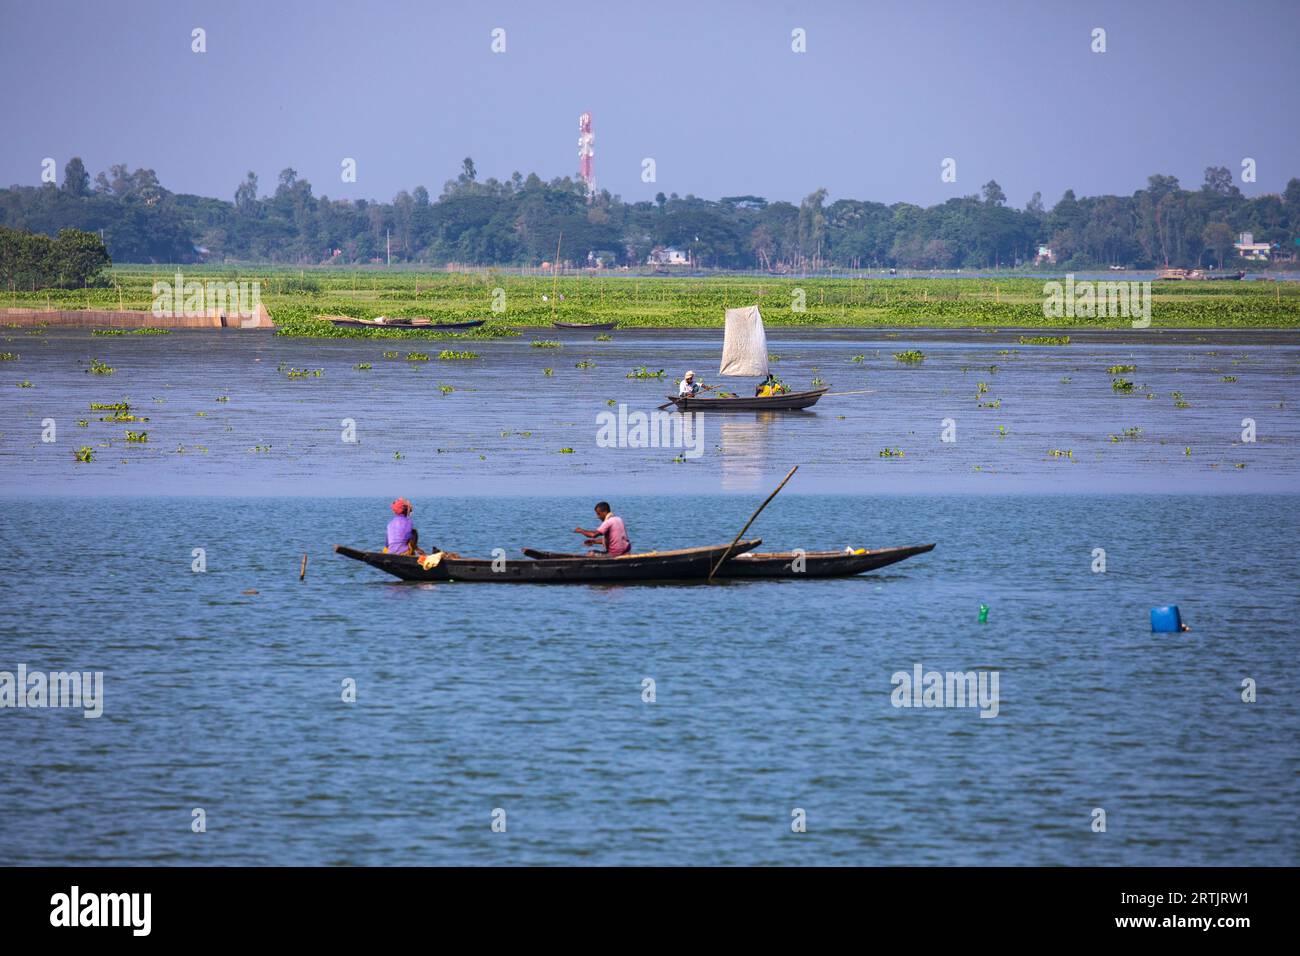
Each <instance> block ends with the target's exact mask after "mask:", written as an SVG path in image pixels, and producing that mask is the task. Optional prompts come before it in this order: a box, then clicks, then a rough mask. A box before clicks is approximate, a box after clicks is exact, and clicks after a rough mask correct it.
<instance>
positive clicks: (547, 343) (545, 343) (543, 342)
mask: <svg viewBox="0 0 1300 956" xmlns="http://www.w3.org/2000/svg"><path fill="white" fill-rule="evenodd" d="M528 345H529V346H530V347H531V348H535V349H558V348H561V345H560V343H559V342H557V341H555V340H554V339H533V341H531V342H529V343H528Z"/></svg>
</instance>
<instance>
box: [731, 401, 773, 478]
mask: <svg viewBox="0 0 1300 956" xmlns="http://www.w3.org/2000/svg"><path fill="white" fill-rule="evenodd" d="M776 417H777V414H776V413H775V412H756V413H755V414H754V417H753V418H749V417H748V416H746V417H745V418H744V419H739V418H728V419H727V420H726V421H724V422H722V424H721V426H720V430H721V435H720V438H721V441H719V443H718V444H719V445H721V447H722V451H721V455H722V487H723V489H724V490H727V491H750V490H753V489H754V488H757V487H759V486H760V485H762V484H763V483H764V481H765V476H768V472H769V471H770V466H771V462H770V457H771V456H770V451H771V448H770V445H771V436H769V435H768V429H769V428H771V426H772V422H773V421H774V420H775V419H776Z"/></svg>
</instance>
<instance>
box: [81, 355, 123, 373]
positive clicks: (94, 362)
mask: <svg viewBox="0 0 1300 956" xmlns="http://www.w3.org/2000/svg"><path fill="white" fill-rule="evenodd" d="M116 371H117V369H115V368H113V366H111V365H107V364H105V363H104V362H101V361H100V360H99V359H97V358H93V359H91V360H90V368H88V369H86V372H87V373H89V374H91V375H112V374H113V373H114V372H116Z"/></svg>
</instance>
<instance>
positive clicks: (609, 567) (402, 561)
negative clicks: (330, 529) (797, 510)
mask: <svg viewBox="0 0 1300 956" xmlns="http://www.w3.org/2000/svg"><path fill="white" fill-rule="evenodd" d="M762 543H763V542H762V539H759V538H755V539H753V540H749V541H741V542H739V543H737V544H736V546H735V547H734V548H733V549H732V554H735V553H737V552H740V553H744V552H746V551H752V550H753V549H754V548H757V547H758V546H759V545H760V544H762ZM334 550H335V551H337V552H338V553H339V554H341V555H343V556H344V557H345V558H352V559H353V560H354V561H361V562H363V563H365V564H369V565H371V566H372V567H376V568H378V569H379V570H381V571H386V572H388V573H389V574H391V575H393V576H394V577H397V578H401V579H402V580H403V581H480V582H488V583H510V584H619V583H627V582H638V581H703V580H704V579H705V578H707V577H708V576H709V571H710V570H712V568H713V565H715V564H717V562H718V561H719V560H720V559H721V558H722V556H723V555H724V554H726V552H727V546H726V545H725V544H720V545H716V546H712V547H707V548H681V549H679V550H676V551H648V552H646V553H644V554H625V555H622V556H621V557H617V558H605V557H597V556H594V555H590V554H581V555H574V556H572V557H565V558H556V559H542V560H534V561H518V560H515V561H504V562H501V561H493V560H492V559H491V558H462V557H461V556H460V555H458V554H450V553H447V552H442V556H441V557H440V558H439V559H438V562H437V563H436V564H431V566H430V567H424V566H423V565H422V564H421V562H420V559H419V558H413V557H409V556H407V555H404V554H384V553H383V552H378V551H360V550H358V549H356V548H349V547H345V546H344V545H341V544H336V545H335V546H334ZM494 566H495V567H496V568H499V569H500V570H494Z"/></svg>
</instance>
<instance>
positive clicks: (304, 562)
mask: <svg viewBox="0 0 1300 956" xmlns="http://www.w3.org/2000/svg"><path fill="white" fill-rule="evenodd" d="M306 576H307V552H306V551H304V552H303V553H302V567H301V568H299V569H298V580H299V581H301V580H302V579H303V578H305V577H306Z"/></svg>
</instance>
